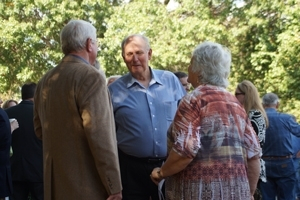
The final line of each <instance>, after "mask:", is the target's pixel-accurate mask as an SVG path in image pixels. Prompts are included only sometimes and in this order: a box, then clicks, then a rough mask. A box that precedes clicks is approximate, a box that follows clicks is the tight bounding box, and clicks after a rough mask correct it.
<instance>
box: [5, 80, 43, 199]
mask: <svg viewBox="0 0 300 200" xmlns="http://www.w3.org/2000/svg"><path fill="white" fill-rule="evenodd" d="M35 89H36V83H26V84H24V85H23V86H22V88H21V96H22V101H21V102H20V103H19V104H18V105H16V106H13V107H10V108H8V109H6V110H5V111H6V113H7V115H8V117H9V118H15V119H17V121H18V123H19V129H18V130H16V131H15V132H14V134H13V135H12V142H11V145H12V150H13V155H12V157H11V159H10V161H11V172H12V180H13V188H14V192H13V194H12V196H11V198H12V200H27V199H28V196H31V198H33V199H36V200H42V199H44V189H43V147H42V141H41V140H39V139H38V138H37V137H36V135H35V132H34V127H33V97H34V92H35Z"/></svg>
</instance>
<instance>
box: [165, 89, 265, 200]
mask: <svg viewBox="0 0 300 200" xmlns="http://www.w3.org/2000/svg"><path fill="white" fill-rule="evenodd" d="M171 149H173V150H174V151H175V152H177V153H178V154H180V155H182V156H186V157H189V158H193V161H192V162H191V163H190V164H189V165H188V166H187V167H186V168H185V169H184V170H183V171H181V172H179V173H178V174H175V175H173V176H171V177H169V178H167V180H166V197H167V199H174V200H177V199H178V200H183V199H184V200H186V199H188V200H194V199H195V200H196V199H197V200H198V199H202V200H206V199H209V200H211V199H215V200H219V199H220V200H221V199H222V200H227V199H228V200H229V199H232V200H239V199H241V200H247V199H251V195H250V188H249V183H248V178H247V172H246V167H247V166H246V165H247V158H251V157H253V156H256V155H261V148H260V145H259V142H258V138H257V135H256V133H255V132H254V130H253V128H252V126H251V123H250V121H249V119H248V116H247V114H246V112H245V110H244V108H243V107H242V106H241V105H240V103H239V102H238V100H237V99H236V97H235V96H233V95H232V94H231V93H229V92H228V91H227V90H226V89H225V88H223V87H217V86H212V85H202V86H199V87H198V88H196V89H195V90H194V91H193V92H192V93H190V94H187V95H186V96H185V97H184V98H183V99H182V100H181V102H180V105H179V108H178V110H177V113H176V115H175V118H174V122H173V124H172V126H171V128H170V129H169V132H168V150H171Z"/></svg>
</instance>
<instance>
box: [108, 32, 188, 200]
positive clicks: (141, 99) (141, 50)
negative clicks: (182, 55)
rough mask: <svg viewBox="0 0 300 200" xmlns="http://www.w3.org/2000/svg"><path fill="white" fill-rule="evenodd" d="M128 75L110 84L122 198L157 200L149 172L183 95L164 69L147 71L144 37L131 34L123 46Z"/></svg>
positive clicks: (162, 154)
mask: <svg viewBox="0 0 300 200" xmlns="http://www.w3.org/2000/svg"><path fill="white" fill-rule="evenodd" d="M122 57H123V59H124V62H125V63H126V65H127V68H128V70H129V73H128V74H126V75H124V76H123V77H121V78H119V79H117V80H116V81H115V82H113V83H112V84H111V85H110V86H109V90H110V93H111V98H112V103H113V109H114V115H115V123H116V131H117V140H118V148H119V160H120V169H121V177H122V185H123V191H122V193H123V199H124V200H149V199H150V197H151V199H152V200H157V199H159V197H158V188H157V186H156V185H155V184H154V183H153V182H152V181H151V179H150V174H151V172H152V170H153V168H155V167H160V166H161V165H162V163H163V161H164V160H165V158H166V156H167V129H168V128H169V125H170V124H171V122H172V120H173V117H174V115H175V112H176V110H177V104H178V101H179V100H180V99H181V98H182V97H183V96H184V95H185V91H184V89H183V87H182V86H181V84H180V82H179V81H178V79H177V77H176V76H175V75H174V74H173V73H171V72H168V71H163V70H155V69H152V68H150V67H149V60H150V59H151V57H152V49H151V48H150V44H149V41H148V38H146V37H145V36H143V35H139V34H134V35H130V36H128V37H126V38H125V39H124V40H123V42H122Z"/></svg>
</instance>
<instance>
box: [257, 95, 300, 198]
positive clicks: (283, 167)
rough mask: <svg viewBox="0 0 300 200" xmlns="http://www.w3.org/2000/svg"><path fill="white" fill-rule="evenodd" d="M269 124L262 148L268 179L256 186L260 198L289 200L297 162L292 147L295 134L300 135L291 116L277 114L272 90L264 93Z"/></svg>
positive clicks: (299, 128)
mask: <svg viewBox="0 0 300 200" xmlns="http://www.w3.org/2000/svg"><path fill="white" fill-rule="evenodd" d="M262 100H263V105H264V107H265V110H266V113H267V116H268V119H269V127H268V128H267V130H266V139H265V144H264V146H263V147H262V150H263V157H262V158H263V159H264V161H265V164H266V173H267V182H265V183H264V182H261V183H260V185H259V187H260V190H261V193H262V199H263V200H275V198H276V196H277V198H278V199H280V200H292V199H295V198H296V194H295V189H296V188H295V186H296V184H297V175H296V163H295V160H294V154H295V149H294V147H293V139H294V136H296V137H300V125H299V124H298V123H297V122H296V121H295V118H294V116H292V115H289V114H285V113H279V112H277V108H278V106H279V98H278V96H277V95H276V94H274V93H267V94H266V95H264V96H263V98H262Z"/></svg>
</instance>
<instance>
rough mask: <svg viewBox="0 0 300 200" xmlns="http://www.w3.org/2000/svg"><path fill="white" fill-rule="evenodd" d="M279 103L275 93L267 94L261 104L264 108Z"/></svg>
mask: <svg viewBox="0 0 300 200" xmlns="http://www.w3.org/2000/svg"><path fill="white" fill-rule="evenodd" d="M277 103H279V98H278V96H277V94H275V93H272V92H270V93H267V94H265V95H264V96H263V98H262V104H263V105H265V106H270V105H277Z"/></svg>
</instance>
